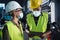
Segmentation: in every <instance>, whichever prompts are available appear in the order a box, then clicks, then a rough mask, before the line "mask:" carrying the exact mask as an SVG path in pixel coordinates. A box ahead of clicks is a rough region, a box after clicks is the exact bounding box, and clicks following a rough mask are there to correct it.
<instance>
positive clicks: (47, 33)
mask: <svg viewBox="0 0 60 40" xmlns="http://www.w3.org/2000/svg"><path fill="white" fill-rule="evenodd" d="M49 34H51V31H48V32H46V33H44V34H43V35H42V37H47V36H48V35H49Z"/></svg>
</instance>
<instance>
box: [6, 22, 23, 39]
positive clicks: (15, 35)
mask: <svg viewBox="0 0 60 40" xmlns="http://www.w3.org/2000/svg"><path fill="white" fill-rule="evenodd" d="M6 25H7V28H8V32H9V36H10V38H11V40H23V31H22V25H21V24H20V29H21V30H19V29H18V27H17V26H16V25H14V24H13V23H12V21H9V22H7V23H6Z"/></svg>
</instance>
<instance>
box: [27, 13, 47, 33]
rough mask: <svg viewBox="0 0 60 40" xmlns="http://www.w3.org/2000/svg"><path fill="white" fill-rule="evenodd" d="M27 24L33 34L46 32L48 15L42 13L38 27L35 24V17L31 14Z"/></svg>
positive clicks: (28, 16)
mask: <svg viewBox="0 0 60 40" xmlns="http://www.w3.org/2000/svg"><path fill="white" fill-rule="evenodd" d="M26 20H27V24H28V26H29V30H30V31H32V32H43V33H44V32H45V31H46V29H47V23H48V13H47V12H42V15H41V16H39V19H38V22H37V25H36V24H35V20H34V17H33V15H32V14H31V13H30V14H28V15H27V19H26Z"/></svg>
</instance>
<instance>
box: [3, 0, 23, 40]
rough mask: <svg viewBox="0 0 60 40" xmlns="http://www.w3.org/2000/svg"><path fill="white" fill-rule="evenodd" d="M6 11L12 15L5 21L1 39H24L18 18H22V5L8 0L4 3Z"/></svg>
mask: <svg viewBox="0 0 60 40" xmlns="http://www.w3.org/2000/svg"><path fill="white" fill-rule="evenodd" d="M5 10H6V13H9V14H10V15H11V16H12V20H11V21H8V22H7V23H5V25H4V28H3V40H24V35H23V29H22V25H21V22H20V21H19V19H20V18H23V12H22V7H21V6H20V5H19V3H18V2H16V1H10V2H9V3H8V4H7V5H6V9H5Z"/></svg>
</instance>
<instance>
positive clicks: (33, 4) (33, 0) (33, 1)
mask: <svg viewBox="0 0 60 40" xmlns="http://www.w3.org/2000/svg"><path fill="white" fill-rule="evenodd" d="M41 4H42V0H30V8H31V9H35V8H38V7H39V6H40V5H41Z"/></svg>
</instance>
